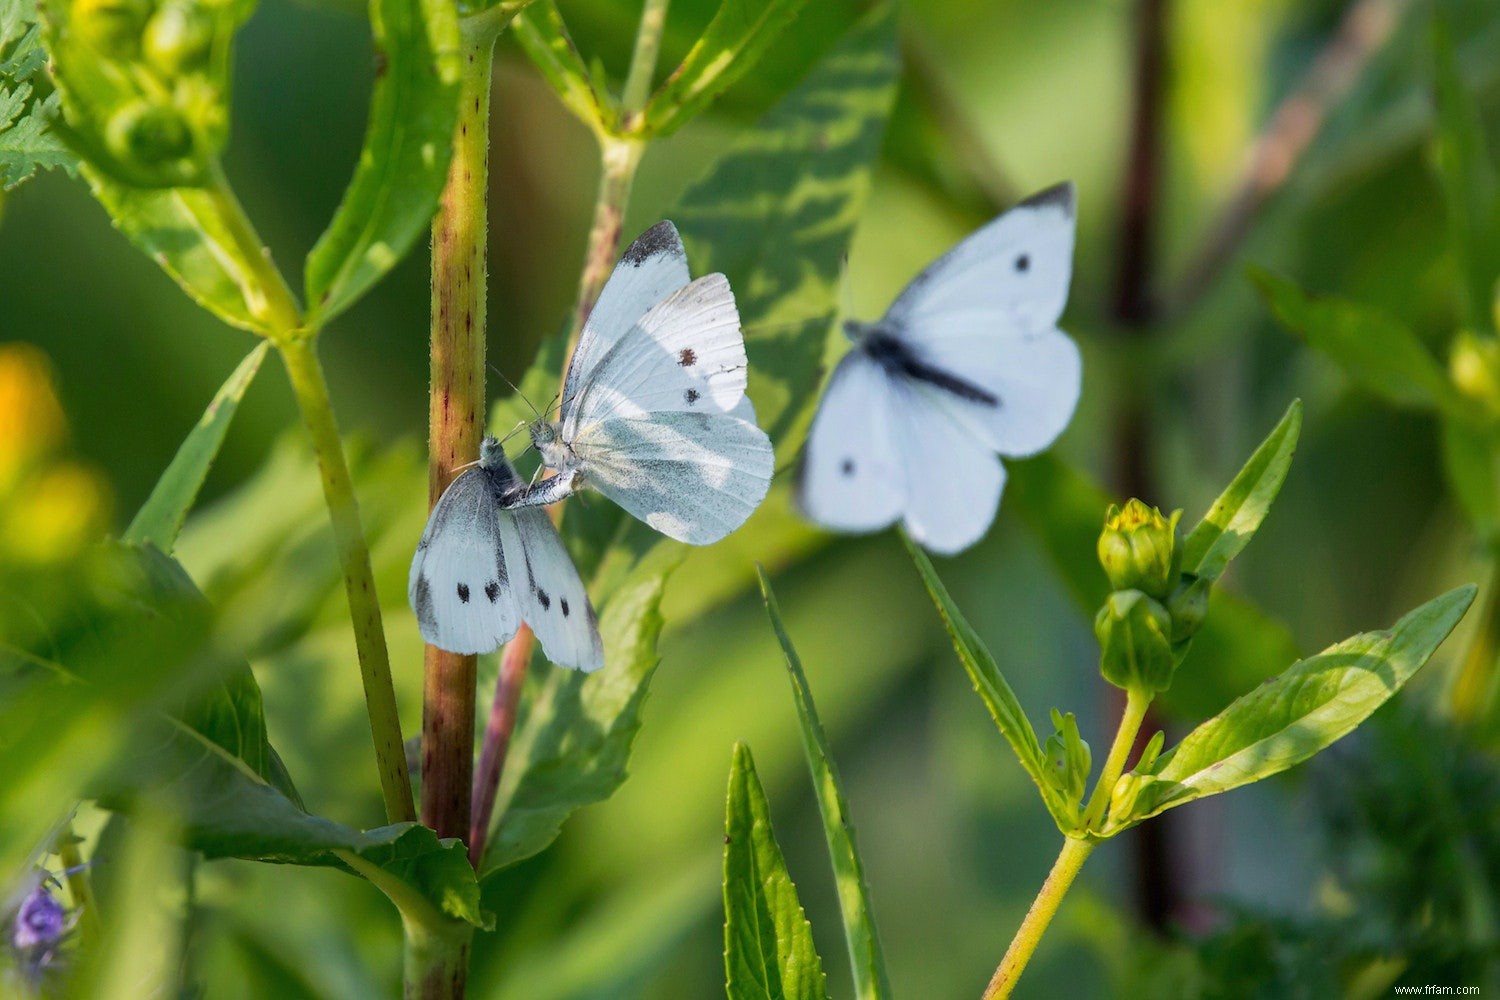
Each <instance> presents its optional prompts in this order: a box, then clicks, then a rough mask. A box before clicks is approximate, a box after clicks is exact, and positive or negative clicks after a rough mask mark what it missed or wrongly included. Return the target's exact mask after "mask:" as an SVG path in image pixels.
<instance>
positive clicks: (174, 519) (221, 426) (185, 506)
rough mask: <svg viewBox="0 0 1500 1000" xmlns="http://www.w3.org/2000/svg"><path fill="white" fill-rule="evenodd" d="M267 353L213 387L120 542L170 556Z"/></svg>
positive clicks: (262, 350) (253, 356)
mask: <svg viewBox="0 0 1500 1000" xmlns="http://www.w3.org/2000/svg"><path fill="white" fill-rule="evenodd" d="M269 347H270V345H268V344H265V343H262V344H259V345H258V346H257V347H256V348H255V349H254V350H253V351H251V352H250V353H249V355H247V356H246V358H245V360H244V361H241V362H240V364H239V367H238V368H236V369H235V370H234V373H233V374H232V375H230V376H229V379H228V380H227V381H226V382H225V383H224V384H223V385H222V386H220V387H219V391H218V392H217V393H215V394H214V398H213V400H212V401H211V402H210V403H209V404H208V409H206V410H204V411H203V416H202V418H201V419H200V420H199V421H198V423H197V425H196V426H194V427H193V429H192V430H191V431H189V432H188V436H187V438H186V439H184V440H183V442H182V445H181V447H179V448H178V449H177V454H176V455H175V456H173V458H172V463H171V464H170V465H168V466H167V471H165V472H163V473H162V476H161V478H160V479H158V480H157V481H156V485H155V486H153V487H152V488H151V495H150V496H149V497H147V498H146V502H145V503H144V504H142V505H141V509H140V510H139V511H137V512H136V515H135V517H134V518H133V519H132V520H131V522H130V526H129V527H128V528H126V529H125V534H124V535H123V536H122V537H123V539H124V540H125V541H127V542H135V543H139V542H150V543H151V544H152V545H155V546H156V547H157V548H159V549H161V550H162V551H163V552H171V551H172V547H173V546H174V545H176V544H177V534H178V532H180V531H181V530H182V523H183V521H185V520H186V519H187V514H188V511H189V510H190V509H192V506H193V502H194V501H195V500H197V499H198V491H199V490H201V489H202V488H203V481H204V480H205V479H206V478H208V470H209V467H210V466H212V465H213V461H214V458H215V457H216V456H217V455H218V454H219V448H220V447H222V446H223V444H224V436H225V435H226V434H228V433H229V422H230V421H231V420H233V419H234V412H235V410H236V409H238V408H239V405H240V400H241V399H243V398H244V397H245V390H246V389H248V388H250V383H251V382H252V381H253V380H254V379H255V376H256V373H257V372H259V371H260V364H261V362H262V361H264V360H265V357H266V351H267V350H269Z"/></svg>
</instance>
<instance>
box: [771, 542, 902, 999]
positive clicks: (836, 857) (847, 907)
mask: <svg viewBox="0 0 1500 1000" xmlns="http://www.w3.org/2000/svg"><path fill="white" fill-rule="evenodd" d="M756 571H757V572H758V573H759V574H760V593H761V597H762V598H763V599H764V600H765V602H766V614H768V615H769V616H770V618H771V628H772V630H773V631H775V633H776V641H777V642H778V643H780V644H781V653H782V656H783V657H784V658H785V659H786V669H787V674H788V675H789V676H790V677H791V681H792V696H793V698H794V700H795V701H796V703H797V719H798V721H799V722H801V724H802V749H803V751H804V752H805V753H806V755H807V767H808V770H810V771H811V772H812V780H813V788H814V790H815V791H816V792H817V796H818V812H819V814H821V815H822V817H823V836H824V838H825V839H826V840H827V841H828V854H829V857H830V858H831V859H832V861H833V874H834V880H835V882H836V884H837V885H838V893H839V911H840V912H841V913H842V914H843V917H844V940H845V941H846V942H847V943H848V945H849V964H850V967H851V969H852V972H853V975H854V995H855V996H857V997H859V998H860V1000H880V998H882V997H886V998H888V997H890V995H891V984H890V978H889V977H888V976H887V975H886V971H885V955H884V954H883V953H882V952H881V950H880V935H879V934H878V933H876V930H875V914H874V912H873V911H872V910H871V908H870V887H869V885H868V884H867V882H866V880H865V868H864V862H862V861H861V860H860V857H859V847H858V845H857V843H856V842H855V835H854V822H853V820H851V819H850V818H849V803H848V802H847V801H846V800H845V799H844V792H843V789H842V788H841V787H840V785H839V776H838V769H837V768H836V767H835V766H834V763H833V754H832V753H831V752H830V750H829V747H828V737H827V735H826V734H825V733H824V732H823V723H822V722H821V721H819V719H818V710H817V707H816V706H815V705H814V704H813V697H812V690H811V689H810V688H809V687H808V684H807V675H806V674H804V673H803V672H802V659H801V658H800V657H799V656H798V655H797V650H796V648H795V647H794V646H793V645H792V639H791V636H789V635H787V631H786V626H785V624H783V623H782V620H781V610H780V608H778V607H777V605H776V595H775V594H774V593H772V591H771V581H770V579H769V578H767V576H766V571H765V569H764V568H763V567H759V566H757V567H756Z"/></svg>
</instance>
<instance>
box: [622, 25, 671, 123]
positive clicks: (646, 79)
mask: <svg viewBox="0 0 1500 1000" xmlns="http://www.w3.org/2000/svg"><path fill="white" fill-rule="evenodd" d="M669 3H670V0H646V5H645V7H643V8H642V9H641V25H640V28H639V29H638V30H637V31H636V34H635V51H634V52H632V53H631V56H630V70H629V72H628V73H627V74H626V77H625V89H624V91H623V92H622V93H621V95H620V107H621V110H622V111H623V112H624V114H623V116H622V117H623V118H624V119H625V122H624V124H625V126H626V128H627V129H628V128H630V127H631V126H632V125H633V124H634V121H633V120H634V119H635V117H636V116H638V115H639V114H640V113H641V110H642V109H644V108H645V107H646V101H647V99H648V98H649V97H650V96H651V81H652V78H653V77H654V76H655V75H656V60H657V57H658V56H659V55H660V54H661V35H662V31H663V30H664V29H665V28H666V26H667V7H668V5H669Z"/></svg>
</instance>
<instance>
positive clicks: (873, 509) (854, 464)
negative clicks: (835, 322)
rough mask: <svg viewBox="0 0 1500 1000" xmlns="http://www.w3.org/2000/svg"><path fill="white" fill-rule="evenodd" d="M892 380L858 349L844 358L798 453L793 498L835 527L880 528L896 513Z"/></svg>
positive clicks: (899, 472)
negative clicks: (797, 472) (800, 458)
mask: <svg viewBox="0 0 1500 1000" xmlns="http://www.w3.org/2000/svg"><path fill="white" fill-rule="evenodd" d="M895 403H896V397H895V390H894V383H893V382H892V379H891V377H890V375H889V374H887V373H886V372H885V371H884V370H883V369H882V368H881V367H880V365H879V364H878V363H876V362H875V361H873V360H872V359H870V358H869V357H868V356H867V355H865V354H864V353H863V352H861V351H850V352H849V353H848V354H846V355H844V358H843V360H842V361H840V362H839V365H838V367H837V368H835V369H834V372H833V375H832V376H831V377H830V378H829V380H828V387H827V389H825V390H824V392H823V399H822V402H821V403H820V404H819V405H818V412H817V416H815V417H814V418H813V423H812V427H811V429H810V430H809V431H808V434H807V445H806V448H805V449H804V451H803V454H802V469H801V474H800V476H799V478H798V483H797V503H798V506H799V507H800V508H801V509H802V512H803V513H804V514H806V515H807V516H808V517H809V518H811V519H812V520H814V521H816V522H818V523H819V524H823V525H826V526H827V527H829V528H832V529H834V530H835V531H851V532H861V531H878V530H879V529H881V528H884V527H885V526H887V525H889V524H891V523H892V522H893V521H895V520H896V519H897V518H898V517H900V516H901V511H902V508H903V506H904V505H905V500H906V473H905V470H904V469H903V467H902V457H901V455H900V454H899V453H898V452H897V451H896V441H895V439H894V437H893V432H892V424H893V422H894V421H896V420H897V419H899V414H897V413H896V412H895Z"/></svg>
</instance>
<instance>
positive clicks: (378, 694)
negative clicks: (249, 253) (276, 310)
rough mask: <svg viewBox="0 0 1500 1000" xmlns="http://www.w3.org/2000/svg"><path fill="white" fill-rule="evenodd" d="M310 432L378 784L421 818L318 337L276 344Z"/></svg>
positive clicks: (389, 802) (400, 807) (395, 809)
mask: <svg viewBox="0 0 1500 1000" xmlns="http://www.w3.org/2000/svg"><path fill="white" fill-rule="evenodd" d="M277 347H278V348H279V349H280V350H281V357H282V360H283V361H284V362H285V364H286V371H287V376H288V378H290V380H291V383H292V392H293V394H294V395H295V396H296V397H297V406H298V407H299V408H300V409H301V411H302V421H303V423H304V424H306V425H307V435H308V437H309V438H311V439H312V446H313V452H314V454H316V455H317V457H318V471H319V473H320V474H321V476H322V479H323V498H324V500H325V501H326V502H327V504H328V516H329V518H330V519H331V520H332V522H333V538H334V543H335V544H336V545H337V546H338V552H339V563H340V564H341V565H342V567H343V571H344V590H345V592H346V594H347V596H348V599H349V617H350V618H351V620H352V621H353V623H354V645H355V650H356V652H357V653H358V656H359V670H360V676H361V679H362V680H363V681H364V688H365V707H366V708H367V709H368V710H369V713H370V733H371V735H372V736H373V738H374V741H375V760H376V764H377V766H378V767H379V769H380V790H381V793H382V795H383V796H384V798H385V812H386V818H387V819H388V820H389V821H390V822H392V823H400V822H404V821H407V820H412V819H416V811H415V810H414V809H413V808H412V796H411V779H410V778H409V777H408V775H407V773H406V750H405V747H404V746H403V744H402V740H401V719H400V717H399V715H398V714H397V711H396V689H395V686H394V684H392V682H391V661H390V655H389V654H388V653H387V652H386V647H385V630H384V628H383V627H382V625H381V621H380V600H379V598H378V597H377V596H376V594H375V576H374V573H373V572H372V571H371V569H370V550H369V547H368V546H367V545H366V544H365V534H364V528H363V527H362V526H361V525H360V520H359V504H358V502H357V501H356V499H355V496H354V483H353V482H352V481H351V480H350V478H349V467H348V466H347V465H346V464H345V463H344V449H343V445H342V444H341V443H340V441H339V430H338V425H337V424H336V423H335V421H334V417H333V404H332V403H331V402H330V401H329V398H328V383H327V382H326V381H325V380H324V378H323V367H322V365H320V364H319V363H318V354H317V341H316V340H315V339H296V340H285V341H281V342H278V343H277Z"/></svg>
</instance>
